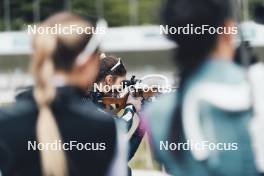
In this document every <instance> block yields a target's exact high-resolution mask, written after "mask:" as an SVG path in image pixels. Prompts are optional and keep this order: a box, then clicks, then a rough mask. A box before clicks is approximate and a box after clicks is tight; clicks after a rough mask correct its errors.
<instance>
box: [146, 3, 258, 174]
mask: <svg viewBox="0 0 264 176" xmlns="http://www.w3.org/2000/svg"><path fill="white" fill-rule="evenodd" d="M232 13H233V10H232V5H231V1H229V0H169V1H168V2H167V4H166V7H165V10H164V17H165V25H169V26H170V27H182V26H183V27H184V26H186V25H187V24H193V25H194V26H198V27H200V26H202V25H210V27H213V28H218V27H225V28H227V31H228V30H230V28H233V27H235V21H234V18H233V14H232ZM228 28H229V29H228ZM231 30H232V29H231ZM168 37H169V38H170V39H171V40H173V41H174V42H176V43H177V46H178V48H177V55H176V56H175V61H176V64H177V67H178V68H179V71H180V85H179V90H178V91H177V92H176V93H175V94H173V95H170V96H166V97H164V98H163V99H161V100H160V101H159V102H157V103H155V104H153V105H151V106H150V107H149V108H148V109H147V110H146V112H145V114H144V115H145V116H146V125H147V126H148V130H149V133H150V136H151V142H152V145H153V148H154V152H155V153H156V155H157V158H158V159H159V161H161V162H162V163H163V164H164V165H165V168H166V170H167V171H168V172H169V173H170V174H172V175H176V176H181V175H182V176H183V175H184V176H186V175H190V176H209V175H230V176H249V175H251V176H254V175H258V171H257V169H256V166H255V158H254V155H253V150H252V143H251V139H250V135H249V130H248V126H249V121H250V119H251V117H252V106H251V95H250V86H249V84H248V81H247V80H246V73H245V70H243V69H242V67H240V66H239V65H236V64H235V63H234V62H233V57H234V52H235V36H234V35H233V33H232V32H226V33H225V34H224V33H222V34H217V33H214V34H212V33H211V34H210V33H209V32H208V31H205V33H204V34H183V33H180V34H178V33H177V34H168ZM175 146H177V147H175Z"/></svg>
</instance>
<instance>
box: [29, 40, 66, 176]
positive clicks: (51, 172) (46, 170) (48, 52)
mask: <svg viewBox="0 0 264 176" xmlns="http://www.w3.org/2000/svg"><path fill="white" fill-rule="evenodd" d="M55 48H56V38H55V37H54V36H52V35H38V36H35V38H34V58H33V67H32V69H33V74H34V78H35V83H36V85H35V88H34V97H35V100H36V102H37V105H38V108H39V114H38V119H37V127H36V134H37V140H38V142H39V143H44V144H47V143H54V142H56V141H59V140H61V139H62V138H61V135H60V132H59V128H58V125H57V123H56V120H55V118H54V116H53V113H52V111H51V109H50V103H51V102H52V101H53V99H54V97H55V93H56V91H55V87H54V86H53V85H52V83H51V78H52V76H53V73H54V65H53V61H52V54H53V52H54V49H55ZM60 149H61V148H60ZM40 156H41V167H42V173H43V175H44V176H67V175H68V170H67V160H66V155H65V152H64V151H63V150H62V149H61V150H54V151H53V150H50V149H47V150H45V149H44V150H41V151H40Z"/></svg>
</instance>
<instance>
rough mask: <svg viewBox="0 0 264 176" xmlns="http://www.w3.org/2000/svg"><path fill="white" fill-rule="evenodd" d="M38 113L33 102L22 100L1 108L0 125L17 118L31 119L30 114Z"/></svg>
mask: <svg viewBox="0 0 264 176" xmlns="http://www.w3.org/2000/svg"><path fill="white" fill-rule="evenodd" d="M33 113H37V107H36V104H35V103H34V102H33V101H29V100H26V99H24V100H21V101H16V102H14V103H11V104H7V105H4V106H2V107H1V108H0V123H1V122H3V121H8V120H13V119H16V118H23V117H25V118H29V116H28V115H29V114H33Z"/></svg>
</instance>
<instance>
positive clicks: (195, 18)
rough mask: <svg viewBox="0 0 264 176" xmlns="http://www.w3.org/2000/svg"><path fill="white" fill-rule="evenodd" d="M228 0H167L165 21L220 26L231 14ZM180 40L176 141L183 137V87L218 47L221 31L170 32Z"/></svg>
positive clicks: (173, 132)
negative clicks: (218, 32)
mask: <svg viewBox="0 0 264 176" xmlns="http://www.w3.org/2000/svg"><path fill="white" fill-rule="evenodd" d="M231 9H232V6H231V3H230V2H229V0H168V1H167V4H166V6H165V8H164V11H163V17H164V22H165V24H164V25H168V26H169V27H185V26H186V25H187V24H189V25H193V26H194V27H201V26H202V25H209V26H211V27H214V28H217V27H221V26H223V25H224V22H225V20H227V19H228V18H231V17H232V13H231V12H232V10H231ZM167 37H168V38H169V39H171V40H173V41H174V42H176V43H177V45H178V48H177V52H176V55H175V59H174V60H175V63H176V65H177V67H178V70H179V76H180V85H179V91H178V94H177V107H176V108H175V113H174V119H173V123H172V126H171V135H170V136H169V137H170V138H171V139H170V140H173V141H174V142H175V140H176V141H178V142H179V141H182V140H184V136H183V128H182V101H183V89H184V86H185V83H186V80H188V78H190V77H191V76H192V75H193V74H194V72H195V71H196V70H197V69H198V68H199V67H200V66H201V65H202V64H203V63H204V62H205V60H206V59H207V57H208V55H209V54H210V52H211V51H212V50H213V49H214V48H215V47H216V43H217V39H218V34H210V33H209V32H208V31H205V32H204V34H174V35H173V34H168V36H167Z"/></svg>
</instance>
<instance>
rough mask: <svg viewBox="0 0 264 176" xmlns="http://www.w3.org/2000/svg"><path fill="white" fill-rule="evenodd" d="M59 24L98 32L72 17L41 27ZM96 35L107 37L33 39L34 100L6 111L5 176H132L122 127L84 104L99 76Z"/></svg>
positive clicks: (0, 167)
mask: <svg viewBox="0 0 264 176" xmlns="http://www.w3.org/2000/svg"><path fill="white" fill-rule="evenodd" d="M56 24H61V25H62V27H67V26H69V25H77V26H78V27H82V28H90V29H91V27H92V24H91V23H90V22H88V21H86V20H84V19H83V18H81V17H79V16H77V15H73V14H71V13H67V12H62V13H58V14H55V15H53V16H51V17H49V18H48V19H47V20H45V21H44V22H43V23H41V24H40V26H39V27H53V26H55V25H56ZM91 30H92V29H91ZM96 35H102V34H88V33H82V34H77V33H74V32H73V33H68V34H36V35H34V36H33V60H32V70H33V76H34V79H35V86H34V89H33V94H32V96H31V97H30V96H29V97H27V98H24V99H22V100H21V101H17V102H16V103H15V104H13V105H11V106H10V107H8V108H5V109H1V110H0V172H2V175H3V176H6V175H8V176H10V175H25V176H30V175H32V176H33V175H34V176H36V175H46V176H47V175H48V176H67V175H101V176H103V175H126V172H127V171H126V155H125V153H126V151H125V145H126V142H123V141H121V140H122V137H121V135H120V134H121V133H120V132H119V131H118V129H120V128H118V127H117V125H118V124H117V123H115V121H114V120H113V119H112V118H111V116H109V115H107V114H105V113H102V112H99V111H97V110H96V108H95V106H94V104H93V103H89V102H87V103H83V102H81V101H80V98H81V96H82V95H83V92H84V91H85V88H86V87H88V86H89V84H91V83H92V82H93V81H94V80H95V78H96V76H97V73H98V61H99V41H98V40H96V39H98V36H96ZM96 41H97V42H96ZM29 142H31V144H32V143H33V144H34V142H36V143H37V146H40V148H38V147H37V148H36V147H35V149H34V147H32V145H33V144H32V145H31V147H30V145H29ZM121 143H122V147H120V146H121V145H120V144H121ZM77 144H78V146H77ZM122 149H123V150H124V151H123V152H122ZM121 152H122V153H124V156H123V157H122V156H121V155H119V154H120V153H121Z"/></svg>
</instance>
